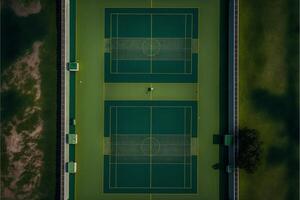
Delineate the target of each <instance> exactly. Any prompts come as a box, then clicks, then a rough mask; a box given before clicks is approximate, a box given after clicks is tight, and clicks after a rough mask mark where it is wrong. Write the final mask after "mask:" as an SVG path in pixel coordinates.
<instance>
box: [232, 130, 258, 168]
mask: <svg viewBox="0 0 300 200" xmlns="http://www.w3.org/2000/svg"><path fill="white" fill-rule="evenodd" d="M238 145H239V152H238V159H237V164H238V167H239V168H240V169H244V170H245V171H246V172H248V173H254V172H255V171H256V169H257V168H258V166H259V164H260V160H261V154H262V147H261V146H262V142H261V141H260V139H259V133H258V131H257V130H255V129H249V128H242V129H240V131H239V138H238Z"/></svg>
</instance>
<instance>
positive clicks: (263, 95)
mask: <svg viewBox="0 0 300 200" xmlns="http://www.w3.org/2000/svg"><path fill="white" fill-rule="evenodd" d="M298 8H299V5H298V0H240V39H239V42H240V62H239V66H240V80H239V84H240V94H239V98H240V100H239V103H240V113H239V115H240V116H239V117H240V126H241V127H245V126H247V127H249V128H255V129H257V130H258V131H259V132H260V133H261V139H262V141H263V149H264V153H263V156H262V162H261V165H260V167H259V169H258V171H257V172H256V173H254V174H246V173H245V172H244V171H242V170H241V174H240V199H241V200H248V199H249V200H253V199H255V200H260V199H272V200H277V199H278V200H279V199H282V200H297V199H299V143H298V142H299V135H298V134H299V133H298V130H299V123H298V122H299V115H298V111H299V105H298V102H299V96H298V95H299V93H298V91H299V87H298V84H299V71H298V65H299V49H298V44H299V38H298V36H299V35H298V34H299V31H298V29H299V27H298V23H299V21H298V19H299V11H298Z"/></svg>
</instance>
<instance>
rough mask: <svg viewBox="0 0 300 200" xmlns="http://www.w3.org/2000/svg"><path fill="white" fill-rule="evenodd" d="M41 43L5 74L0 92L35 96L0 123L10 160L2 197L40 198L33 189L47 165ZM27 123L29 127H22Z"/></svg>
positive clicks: (4, 175)
mask: <svg viewBox="0 0 300 200" xmlns="http://www.w3.org/2000/svg"><path fill="white" fill-rule="evenodd" d="M42 45H43V43H42V42H40V41H36V42H34V43H33V45H32V48H31V49H30V50H28V51H27V52H26V53H25V55H23V56H22V57H20V58H19V59H18V60H17V61H16V62H15V63H14V64H12V65H11V66H9V67H8V68H7V69H6V70H5V71H4V72H3V74H2V78H3V82H2V84H1V92H3V91H9V90H16V91H17V92H18V93H20V94H21V95H23V96H25V95H26V96H27V95H30V96H32V97H33V98H32V99H33V100H32V102H31V103H30V104H29V105H27V107H26V108H24V110H23V111H22V112H21V115H18V116H17V115H15V116H13V117H12V119H11V120H10V121H8V122H6V123H5V124H1V127H2V130H3V139H4V140H3V142H4V144H3V145H2V146H3V148H4V149H2V152H5V156H6V157H7V161H8V162H7V165H6V169H5V170H4V171H5V174H2V176H1V183H2V184H1V193H2V194H1V196H2V197H4V199H22V200H23V199H38V198H39V194H38V193H36V192H34V191H36V189H37V188H38V187H39V185H40V180H41V176H42V170H43V167H44V165H43V164H44V160H43V159H44V152H43V151H42V150H41V149H40V148H39V146H38V143H39V141H40V139H41V137H42V135H43V131H44V122H43V120H42V118H41V111H42V108H41V106H40V98H41V95H42V91H41V75H40V70H39V67H40V62H41V61H40V50H41V47H42ZM28 83H30V84H28ZM33 116H38V117H37V120H35V121H32V120H31V119H32V117H33ZM24 124H26V126H22V125H24ZM22 127H26V128H22Z"/></svg>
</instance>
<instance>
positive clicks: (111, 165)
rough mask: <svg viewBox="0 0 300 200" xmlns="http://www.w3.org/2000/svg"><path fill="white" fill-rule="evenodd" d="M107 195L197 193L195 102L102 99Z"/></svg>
mask: <svg viewBox="0 0 300 200" xmlns="http://www.w3.org/2000/svg"><path fill="white" fill-rule="evenodd" d="M105 104H106V105H105V136H106V137H110V142H111V152H110V155H107V156H105V160H104V164H105V177H104V182H105V191H106V192H134V193H139V192H144V193H149V192H154V193H164V192H168V193H169V192H175V193H178V192H180V193H185V192H196V186H197V180H196V179H197V175H196V173H197V170H196V168H197V156H196V155H192V152H191V145H192V140H193V137H196V136H197V120H196V116H197V102H182V101H181V102H173V101H107V102H106V103H105Z"/></svg>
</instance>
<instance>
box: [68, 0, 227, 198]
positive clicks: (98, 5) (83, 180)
mask: <svg viewBox="0 0 300 200" xmlns="http://www.w3.org/2000/svg"><path fill="white" fill-rule="evenodd" d="M73 3H76V7H77V8H76V37H75V38H76V40H75V41H76V61H77V62H78V63H79V64H80V69H79V71H78V72H76V79H75V77H74V80H75V83H76V89H75V93H76V95H75V96H76V104H75V108H76V109H75V110H76V112H75V111H74V116H75V118H76V126H75V125H74V132H76V134H77V135H78V143H77V144H76V145H75V146H74V148H75V154H74V155H73V156H74V159H75V161H76V164H77V171H76V173H75V174H74V177H73V178H74V179H71V180H70V191H71V192H70V199H80V200H81V199H90V200H94V199H95V200H97V199H103V200H123V199H124V200H129V199H130V200H152V199H153V200H168V199H175V200H176V199H177V200H182V199H186V200H195V199H204V200H206V199H209V200H211V199H223V196H222V194H223V192H224V181H223V178H222V174H223V172H222V171H221V170H222V169H221V168H220V169H219V168H216V166H217V165H219V166H220V165H221V159H222V158H221V152H222V149H221V148H220V147H219V145H217V144H214V142H213V138H214V135H219V134H223V133H224V131H226V130H225V129H226V127H224V126H223V125H222V124H224V121H223V120H224V119H223V117H222V116H223V115H224V114H223V111H222V109H221V107H222V105H224V103H225V102H223V100H222V95H221V93H222V92H220V91H221V90H222V89H223V88H222V87H221V86H222V84H221V83H222V80H221V79H222V78H221V77H222V74H221V72H222V71H224V69H221V68H222V66H223V67H225V66H224V63H222V62H223V61H222V54H223V53H224V54H226V49H225V50H224V52H223V51H222V50H221V48H222V47H221V46H222V45H221V39H220V37H221V36H220V33H221V29H222V28H220V24H221V21H222V20H221V19H222V15H221V8H222V5H223V4H222V3H221V0H211V1H196V0H186V1H180V0H175V1H171V0H166V1H159V0H152V1H151V0H131V1H124V0H103V1H98V0H84V1H83V0H77V1H73ZM224 76H226V74H224ZM71 95H72V94H71Z"/></svg>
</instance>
